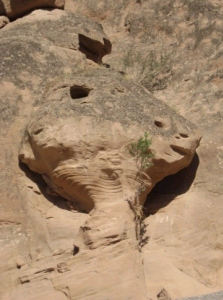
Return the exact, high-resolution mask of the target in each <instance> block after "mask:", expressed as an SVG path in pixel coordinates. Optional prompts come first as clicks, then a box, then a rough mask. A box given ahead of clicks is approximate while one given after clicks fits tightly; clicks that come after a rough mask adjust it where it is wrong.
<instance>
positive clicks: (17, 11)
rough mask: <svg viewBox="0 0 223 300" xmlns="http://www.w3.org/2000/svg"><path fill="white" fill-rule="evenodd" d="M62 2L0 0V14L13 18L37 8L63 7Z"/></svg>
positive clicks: (63, 2) (49, 0)
mask: <svg viewBox="0 0 223 300" xmlns="http://www.w3.org/2000/svg"><path fill="white" fill-rule="evenodd" d="M64 4H65V1H64V0H29V1H22V0H0V15H3V14H5V15H6V16H8V17H9V18H10V19H15V18H18V17H21V16H23V15H24V14H25V13H27V12H30V11H31V10H34V9H37V8H63V7H64Z"/></svg>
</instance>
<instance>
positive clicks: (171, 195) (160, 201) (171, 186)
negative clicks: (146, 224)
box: [144, 153, 199, 217]
mask: <svg viewBox="0 0 223 300" xmlns="http://www.w3.org/2000/svg"><path fill="white" fill-rule="evenodd" d="M198 165H199V157H198V155H197V154H196V153H195V155H194V158H193V160H192V162H191V163H190V165H189V166H188V167H187V168H184V169H183V170H181V171H179V172H178V173H176V174H174V175H169V176H167V177H165V178H164V179H163V180H161V181H160V182H158V183H157V184H156V185H155V187H154V188H153V189H152V191H151V192H150V194H149V195H148V196H147V200H146V202H145V204H144V214H145V217H148V216H149V215H154V214H155V213H156V212H158V211H159V210H160V209H161V208H163V207H166V206H167V205H168V204H169V203H170V202H171V201H172V200H174V199H175V198H176V197H177V196H179V195H182V194H185V193H186V192H187V191H188V190H189V188H190V187H191V185H192V183H193V181H194V179H195V176H196V172H197V168H198Z"/></svg>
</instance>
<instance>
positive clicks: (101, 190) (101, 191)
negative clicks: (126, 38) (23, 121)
mask: <svg viewBox="0 0 223 300" xmlns="http://www.w3.org/2000/svg"><path fill="white" fill-rule="evenodd" d="M54 89H55V90H56V92H52V93H50V94H49V96H48V97H50V99H48V98H46V100H45V101H46V103H45V104H44V105H42V106H41V107H40V108H39V109H38V110H37V111H36V112H35V113H34V115H33V116H32V117H31V121H30V123H29V124H28V126H27V128H26V133H25V135H24V139H23V144H22V148H21V151H20V156H19V157H20V160H21V161H22V162H23V163H26V164H27V165H28V166H29V168H30V169H31V170H32V171H34V172H38V173H40V174H42V175H43V178H44V180H45V181H46V183H47V184H48V185H49V187H50V188H51V189H53V190H54V192H56V193H58V194H60V195H61V196H63V197H64V198H66V199H67V200H70V201H72V202H74V204H76V206H77V207H78V209H79V210H81V211H87V212H90V211H91V210H92V209H93V207H94V206H95V205H96V206H97V203H100V202H102V201H108V202H110V201H114V199H116V200H117V199H120V201H124V200H127V199H128V197H130V198H131V197H133V195H135V194H136V193H137V190H138V189H139V185H143V187H144V188H143V190H142V191H141V194H142V195H141V194H140V195H139V197H140V200H141V204H143V203H144V202H145V196H146V195H147V194H148V193H149V192H150V191H151V189H152V188H153V187H154V185H155V184H156V183H157V182H158V181H160V180H161V179H163V178H164V177H165V176H167V175H170V174H174V173H176V172H178V171H180V170H181V169H183V168H185V167H187V166H188V165H189V164H190V162H191V160H192V158H193V155H194V153H195V150H196V148H197V146H198V145H199V141H200V135H199V134H197V133H196V128H195V126H194V125H193V124H191V123H190V122H188V121H187V120H186V119H184V118H182V117H180V116H179V115H178V114H176V113H175V112H174V111H172V110H171V109H170V108H169V107H168V106H166V105H164V104H163V103H162V102H161V101H159V100H157V99H155V98H154V97H153V96H152V94H150V93H149V92H148V91H146V90H145V89H144V88H143V87H140V86H137V85H134V84H133V83H132V82H128V81H126V80H123V78H122V76H121V75H118V74H116V73H111V72H105V71H104V74H103V75H101V74H100V73H99V74H97V73H96V72H95V71H94V72H87V73H84V72H82V75H81V76H80V75H79V76H76V77H74V79H73V80H72V81H71V82H70V83H64V84H63V87H57V88H54ZM145 133H147V135H148V140H149V139H151V140H152V145H151V151H152V152H153V153H154V157H153V158H152V167H151V166H143V165H139V162H137V159H140V157H137V158H135V157H134V156H132V155H131V149H130V148H131V145H132V143H133V144H134V143H135V144H137V142H138V141H139V140H140V138H144V139H145V140H146V137H144V135H145ZM148 151H150V149H148ZM141 169H142V170H141ZM140 170H141V172H140ZM113 198H114V199H113Z"/></svg>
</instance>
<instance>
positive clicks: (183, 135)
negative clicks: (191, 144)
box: [180, 133, 189, 138]
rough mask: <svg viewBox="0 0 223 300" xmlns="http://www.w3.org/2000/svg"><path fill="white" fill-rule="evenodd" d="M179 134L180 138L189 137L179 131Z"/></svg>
mask: <svg viewBox="0 0 223 300" xmlns="http://www.w3.org/2000/svg"><path fill="white" fill-rule="evenodd" d="M180 136H181V137H182V138H188V137H189V136H188V135H187V134H186V133H180Z"/></svg>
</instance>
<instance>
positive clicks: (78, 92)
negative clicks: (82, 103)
mask: <svg viewBox="0 0 223 300" xmlns="http://www.w3.org/2000/svg"><path fill="white" fill-rule="evenodd" d="M90 91H91V90H90V89H89V88H86V87H83V86H78V85H73V86H71V87H70V96H71V98H72V99H80V98H85V97H87V96H88V95H89V93H90Z"/></svg>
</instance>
